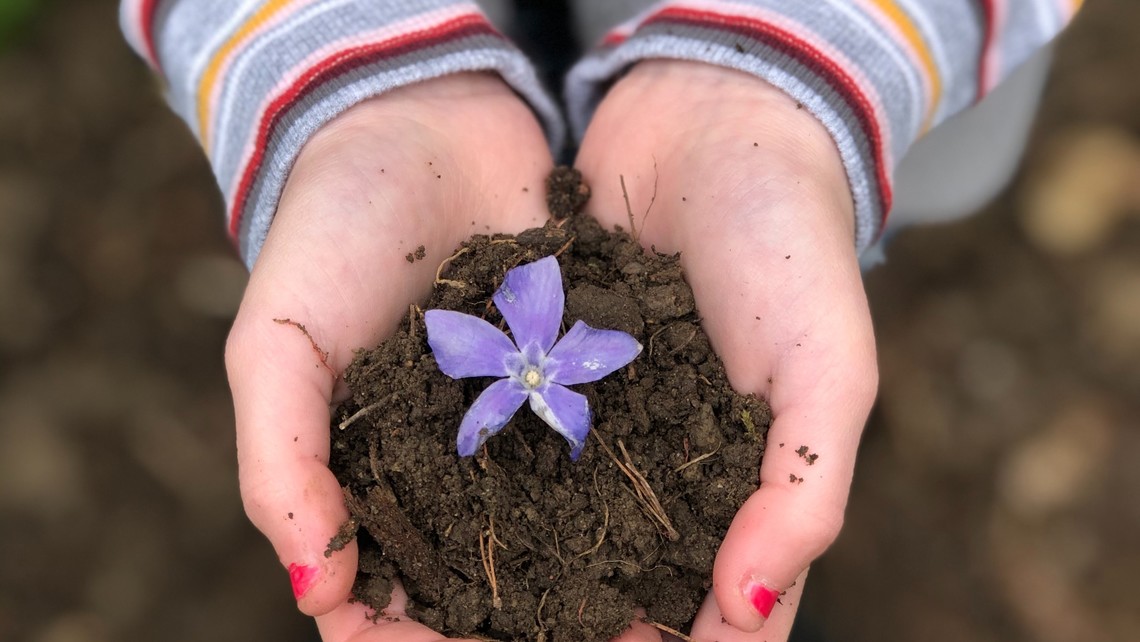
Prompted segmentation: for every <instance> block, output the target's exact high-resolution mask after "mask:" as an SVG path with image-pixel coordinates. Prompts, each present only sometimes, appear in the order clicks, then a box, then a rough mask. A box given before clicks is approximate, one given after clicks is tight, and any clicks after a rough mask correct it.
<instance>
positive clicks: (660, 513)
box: [598, 439, 681, 542]
mask: <svg viewBox="0 0 1140 642" xmlns="http://www.w3.org/2000/svg"><path fill="white" fill-rule="evenodd" d="M598 443H599V444H601V445H602V449H603V450H605V451H606V454H607V455H609V456H610V459H612V460H613V462H614V464H616V465H617V467H618V469H620V470H621V472H623V473H625V476H626V477H628V478H629V481H630V482H631V483H632V484H633V491H634V493H635V494H636V496H637V500H638V501H639V502H641V505H642V507H643V508H645V511H646V512H647V513H649V516H650V517H651V518H653V520H654V521H655V522H657V525H658V526H660V527H661V530H662V531H663V532H664V534H665V537H667V538H669V541H671V542H675V541H677V540H679V539H681V534H680V533H678V532H677V529H675V528H673V523H672V522H671V521H669V515H668V514H666V512H665V508H664V507H663V506H661V501H660V500H659V499H657V493H655V492H653V487H652V486H650V485H649V482H648V481H646V479H645V477H644V476H643V475H642V474H641V473H640V472H638V470H637V468H636V467H635V466H634V465H633V460H632V459H630V456H629V452H628V451H626V449H625V444H624V443H622V440H620V439H619V440H618V441H617V445H618V449H619V450H621V455H622V457H623V458H624V459H625V463H624V464H623V463H622V462H621V461H618V458H617V456H616V455H614V451H613V450H610V447H609V446H608V445H607V444H606V442H605V441H604V440H602V439H598Z"/></svg>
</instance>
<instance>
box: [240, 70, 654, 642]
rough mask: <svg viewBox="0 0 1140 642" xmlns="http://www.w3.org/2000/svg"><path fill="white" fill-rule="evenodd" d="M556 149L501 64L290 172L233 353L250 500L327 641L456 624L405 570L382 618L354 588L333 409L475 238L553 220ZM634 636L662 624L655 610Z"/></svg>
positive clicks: (649, 634)
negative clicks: (439, 273) (415, 615)
mask: <svg viewBox="0 0 1140 642" xmlns="http://www.w3.org/2000/svg"><path fill="white" fill-rule="evenodd" d="M551 166H552V160H551V157H550V152H549V150H548V147H547V143H546V140H545V139H544V138H543V134H542V131H541V129H540V127H539V125H538V123H537V121H536V120H535V117H534V116H533V114H532V113H531V112H530V110H529V108H528V107H527V106H526V105H525V104H524V103H523V102H522V101H521V100H520V99H519V98H518V97H517V96H516V95H515V94H514V93H513V92H512V91H511V90H510V89H509V88H508V87H507V86H506V85H505V84H504V83H503V82H502V81H501V80H500V79H499V78H497V77H495V76H491V75H484V74H461V75H455V76H448V77H445V78H440V79H436V80H431V81H427V82H424V83H421V84H417V85H413V86H409V87H405V88H402V89H398V90H395V91H392V92H390V93H387V94H385V95H383V96H381V97H379V98H376V99H373V100H370V101H367V102H365V103H362V104H360V105H358V106H356V107H354V108H353V109H351V110H349V111H348V112H346V113H345V114H343V115H341V116H339V117H338V118H336V119H335V120H334V121H332V122H331V123H329V124H328V125H326V126H325V127H324V128H322V129H321V130H320V131H319V132H318V133H317V135H316V136H314V137H313V138H312V139H311V140H310V141H309V142H308V143H307V144H306V145H305V147H304V149H303V150H302V152H301V155H300V157H299V158H298V159H297V162H296V164H295V165H294V167H293V170H292V172H291V173H290V176H289V180H288V182H287V184H286V186H285V190H284V193H283V195H282V198H281V201H280V204H279V207H278V210H277V215H276V217H275V219H274V222H273V226H272V228H271V230H270V232H269V237H268V238H267V240H266V242H265V244H264V246H263V248H262V251H261V254H260V256H259V258H258V260H257V263H256V265H255V266H254V268H253V272H252V274H251V277H250V282H249V285H248V287H247V289H246V293H245V297H244V299H243V300H242V304H241V308H240V310H239V312H238V315H237V318H236V320H235V321H234V326H233V330H232V331H231V333H230V338H229V342H228V344H227V346H226V366H227V369H228V372H229V379H230V387H231V391H232V393H233V398H234V408H235V415H236V421H237V447H238V464H239V473H240V481H241V494H242V500H243V502H244V505H245V509H246V512H247V514H248V515H249V517H250V519H251V521H252V522H253V523H254V525H255V526H257V528H258V529H259V530H261V532H262V533H264V534H265V535H266V536H267V537H268V539H269V540H270V542H271V543H272V544H273V547H274V549H275V550H276V552H277V555H278V557H279V559H280V561H281V564H282V566H284V567H285V568H286V569H287V570H288V572H289V578H290V580H291V581H292V585H293V592H294V596H295V597H296V599H297V604H298V607H299V608H300V609H301V611H303V612H304V613H306V614H309V615H313V616H316V619H317V624H318V627H319V628H320V631H321V635H322V638H323V639H324V640H326V642H346V641H352V642H365V641H370V642H428V641H432V642H434V641H436V640H443V639H444V637H443V636H442V635H440V634H439V633H437V632H434V631H432V630H430V629H428V628H427V627H425V626H423V625H420V624H418V623H416V622H413V621H411V620H410V619H409V618H407V617H406V614H405V612H404V607H405V605H406V601H407V597H406V595H405V594H404V593H403V591H402V590H401V589H400V588H399V587H397V589H396V591H395V592H394V594H393V601H392V604H391V605H390V606H389V607H388V608H387V609H386V610H385V612H384V614H383V615H384V617H382V618H379V619H375V621H373V618H369V617H368V616H369V615H370V614H369V613H368V612H367V610H366V608H365V607H364V606H363V605H360V604H354V603H349V602H348V600H349V597H350V590H351V587H352V583H353V580H354V578H355V575H356V565H357V549H356V544H355V542H353V543H350V544H349V545H348V546H346V547H345V548H344V549H343V550H341V551H339V552H335V553H332V554H331V555H330V556H326V555H325V551H326V549H327V547H328V544H329V541H330V539H331V538H332V537H333V535H334V534H335V533H336V531H337V528H338V527H339V526H340V525H341V524H342V523H344V521H345V520H346V519H347V518H348V514H347V512H346V509H345V507H344V499H343V496H342V494H341V489H340V486H339V484H338V483H337V481H336V479H335V477H334V476H333V474H332V473H331V472H330V471H329V469H328V458H329V421H330V411H329V408H330V404H332V403H334V402H335V401H337V400H338V399H339V398H340V397H341V396H343V395H344V391H343V390H341V389H339V388H338V385H337V384H338V381H339V378H338V376H337V375H338V373H341V372H343V370H344V368H345V367H346V366H347V365H348V364H349V362H350V361H351V359H352V357H353V352H354V351H355V350H358V349H360V348H364V347H369V346H373V345H375V344H377V343H378V342H379V341H380V340H381V339H382V338H384V337H385V336H387V335H388V334H390V333H391V332H393V331H394V330H395V328H396V326H397V324H398V323H399V321H400V318H401V317H402V316H403V315H405V314H407V313H408V306H409V304H411V303H413V302H420V301H422V300H423V299H424V298H425V297H426V295H427V294H428V293H429V292H430V288H431V284H432V281H433V279H434V277H435V271H436V267H437V266H438V265H439V264H440V262H441V261H442V260H443V259H445V258H446V257H447V256H449V255H450V254H451V253H452V252H453V250H454V248H455V247H456V246H457V245H458V244H459V243H460V242H461V241H463V240H464V239H466V238H467V237H468V236H470V235H471V234H474V233H491V232H518V231H521V230H523V229H526V228H529V227H534V226H536V225H541V224H542V222H543V221H544V220H545V218H546V205H545V202H544V193H545V190H544V180H545V178H546V175H547V174H548V173H549V171H550V169H551ZM420 246H423V248H424V255H423V256H422V257H420V258H418V257H417V250H418V249H419V247H420ZM409 257H411V258H410V259H409ZM621 639H622V640H623V642H632V641H634V640H653V639H656V640H659V639H660V637H659V636H657V635H656V631H655V630H653V629H650V628H649V627H648V626H646V625H644V624H638V625H635V627H634V628H633V629H632V630H631V631H629V632H627V633H626V634H625V635H623V636H622V638H621Z"/></svg>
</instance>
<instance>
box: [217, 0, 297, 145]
mask: <svg viewBox="0 0 1140 642" xmlns="http://www.w3.org/2000/svg"><path fill="white" fill-rule="evenodd" d="M290 2H291V0H269V1H268V2H266V3H265V4H264V5H262V7H261V8H260V9H258V10H257V11H256V12H254V14H253V15H252V16H250V17H249V19H248V20H246V21H245V22H244V23H242V25H241V26H240V27H239V28H238V30H237V31H235V32H234V35H232V36H230V38H229V39H228V40H226V42H225V43H223V44H222V46H221V47H219V48H218V50H217V52H215V53H214V55H213V56H211V57H210V63H209V64H208V65H207V66H206V71H205V72H203V73H202V78H201V80H199V81H198V131H199V138H200V140H201V143H202V147H204V148H205V149H206V152H207V153H209V151H210V124H209V123H210V120H209V116H210V114H209V111H210V94H211V93H213V90H214V85H215V84H216V83H217V80H218V71H219V70H220V69H221V68H222V65H223V64H225V62H226V60H227V59H228V58H229V56H230V54H232V53H233V52H234V50H235V49H237V48H238V47H239V46H240V45H241V44H242V43H243V42H245V41H246V40H247V39H248V38H249V36H250V34H252V33H253V32H254V31H255V30H257V28H258V27H260V26H261V25H263V24H265V22H266V21H267V20H269V19H270V18H272V17H273V16H274V14H276V13H277V12H278V11H280V10H281V9H282V8H284V7H285V6H286V5H288V4H289V3H290Z"/></svg>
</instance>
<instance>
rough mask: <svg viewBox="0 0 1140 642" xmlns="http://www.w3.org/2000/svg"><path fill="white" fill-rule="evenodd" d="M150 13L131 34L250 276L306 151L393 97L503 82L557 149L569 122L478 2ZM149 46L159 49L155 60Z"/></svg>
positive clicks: (339, 0) (145, 2)
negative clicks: (353, 114)
mask: <svg viewBox="0 0 1140 642" xmlns="http://www.w3.org/2000/svg"><path fill="white" fill-rule="evenodd" d="M153 4H154V3H153V1H152V0H128V1H127V2H125V3H124V5H123V23H124V31H126V32H127V33H128V34H129V39H130V40H131V41H132V43H138V44H139V45H142V46H141V47H139V48H140V49H141V51H140V53H142V54H143V55H144V56H146V57H148V58H152V57H153V60H154V62H155V63H156V64H157V65H158V66H159V67H160V68H161V69H162V71H163V72H164V75H165V77H166V78H167V79H168V82H169V87H168V90H169V91H168V98H169V100H170V102H171V104H172V105H173V106H174V108H175V110H176V111H177V112H178V113H179V114H180V115H181V116H182V117H183V119H184V120H186V121H187V123H188V124H189V125H190V128H191V130H192V131H193V132H194V133H195V134H196V135H197V136H198V138H199V140H200V142H201V143H202V145H203V147H204V148H205V150H206V152H207V154H208V156H209V157H210V163H211V165H212V167H213V170H214V173H215V175H216V176H217V179H218V182H219V185H220V187H221V189H222V193H223V195H224V196H225V200H226V205H227V228H228V230H229V233H230V234H231V236H232V237H233V238H234V240H235V243H236V244H237V247H238V250H239V252H240V253H241V256H242V257H243V259H244V260H245V262H246V264H247V265H248V266H250V267H252V266H253V264H254V262H255V261H256V260H257V256H258V253H259V252H260V250H261V246H262V244H263V243H264V241H265V238H266V235H267V234H268V231H269V226H270V224H271V222H272V220H273V216H274V214H275V212H276V208H277V203H278V200H279V198H280V196H281V192H282V190H283V188H284V185H285V181H286V179H287V178H288V175H289V171H290V169H291V168H292V166H293V163H294V162H295V161H296V158H297V156H298V155H299V154H300V151H301V148H302V147H303V146H304V144H305V143H306V142H307V141H308V140H309V138H310V137H312V136H313V134H314V133H316V131H317V130H318V129H320V128H321V127H322V126H323V125H325V124H326V123H328V122H329V121H330V120H332V119H333V118H335V117H336V116H338V115H340V114H341V113H343V112H344V111H346V110H347V109H349V108H350V107H352V106H353V105H356V104H358V103H360V102H362V101H364V100H367V99H369V98H373V97H375V96H378V95H380V94H383V93H384V92H387V91H390V90H392V89H396V88H398V87H403V86H406V85H410V84H413V83H418V82H422V81H425V80H429V79H432V78H438V77H441V76H445V75H448V74H454V73H460V72H466V71H494V72H497V73H498V74H499V75H500V76H501V77H502V78H503V79H504V80H505V81H506V82H507V84H509V85H510V86H511V87H512V89H514V90H515V91H516V92H517V93H518V94H519V95H520V96H521V97H522V98H523V99H524V100H526V101H527V102H528V103H529V104H530V106H531V108H532V109H533V110H534V112H535V114H536V115H537V116H538V118H539V120H540V121H541V122H542V123H543V127H544V129H545V131H546V135H547V138H548V140H549V141H550V144H551V146H552V148H560V147H561V145H562V142H563V138H564V135H565V134H564V124H563V122H562V118H561V115H560V113H559V111H558V108H557V106H556V105H555V103H554V102H553V101H552V100H551V98H550V97H549V96H548V95H547V94H546V93H545V91H544V90H543V88H542V86H541V83H540V81H539V79H538V76H537V75H536V73H535V71H534V69H533V67H532V66H531V64H530V62H529V61H528V60H527V59H526V57H525V56H524V55H523V54H522V53H521V52H520V51H519V50H518V49H516V48H515V46H514V45H513V44H511V43H510V42H509V41H508V40H507V39H506V38H505V37H504V36H503V35H502V34H500V33H499V32H498V31H496V30H495V28H494V27H492V26H491V24H490V22H489V21H488V20H487V19H486V17H485V16H484V15H483V14H482V13H481V12H480V11H479V9H478V8H477V7H476V6H475V5H474V4H473V3H471V2H450V1H445V0H419V1H407V2H397V3H377V2H355V1H348V0H330V1H328V2H313V1H311V0H310V1H308V2H306V1H303V0H300V1H296V2H236V1H235V2H226V3H224V4H223V5H221V6H222V7H224V8H223V9H218V10H216V11H213V12H211V11H210V10H209V9H208V7H207V6H206V5H208V4H209V3H205V2H196V3H187V2H181V3H159V6H158V9H157V11H155V10H153V9H149V8H148V6H149V7H153ZM167 4H169V7H167V6H166V5H167ZM130 5H139V6H137V7H131V6H130ZM148 11H149V12H150V14H151V15H152V18H151V19H152V20H153V22H152V24H151V25H145V24H144V28H139V29H137V30H134V32H133V31H132V29H131V26H130V21H131V20H132V19H134V20H136V21H137V20H139V19H141V18H145V17H146V16H147V12H148ZM147 26H149V27H150V28H151V29H152V30H153V34H154V37H153V38H152V37H151V35H150V33H151V32H148V31H147V29H146V28H145V27H147ZM147 42H155V43H157V47H156V48H153V47H152V48H151V50H152V51H150V52H148V51H147V47H146V46H145V44H146V43H147Z"/></svg>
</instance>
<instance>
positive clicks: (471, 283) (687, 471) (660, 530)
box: [332, 184, 769, 642]
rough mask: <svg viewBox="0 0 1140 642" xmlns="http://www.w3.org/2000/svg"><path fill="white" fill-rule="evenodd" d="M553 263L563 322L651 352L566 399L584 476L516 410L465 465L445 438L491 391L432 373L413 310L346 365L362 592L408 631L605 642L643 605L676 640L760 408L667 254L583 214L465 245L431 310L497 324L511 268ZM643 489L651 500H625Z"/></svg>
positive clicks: (701, 581)
mask: <svg viewBox="0 0 1140 642" xmlns="http://www.w3.org/2000/svg"><path fill="white" fill-rule="evenodd" d="M569 186H570V187H569V188H570V189H571V190H573V191H574V193H580V192H578V188H577V186H575V185H573V184H569ZM551 254H558V256H559V262H560V264H561V267H562V272H563V278H564V283H565V284H566V287H567V289H568V293H567V301H566V311H565V316H564V319H563V322H564V327H569V326H570V325H571V324H573V323H574V322H575V321H577V320H579V319H581V320H584V321H585V322H587V323H589V324H590V325H592V326H594V327H599V328H612V329H618V330H623V331H625V332H629V333H630V334H632V335H633V336H635V337H636V338H637V339H638V340H639V341H640V342H641V343H642V345H643V346H645V349H644V351H643V352H642V354H641V356H639V357H638V358H637V359H636V360H635V361H634V362H633V363H632V364H630V365H629V366H627V367H626V368H625V369H623V370H620V371H618V372H616V373H614V374H613V375H611V376H609V377H608V378H606V379H603V380H602V381H600V382H597V383H595V384H588V385H582V386H576V387H575V388H576V389H577V390H578V391H579V392H581V393H583V394H585V395H586V396H587V397H588V398H589V400H590V407H591V409H592V410H593V413H594V430H593V432H592V433H591V435H590V437H589V439H588V441H587V445H586V448H585V451H584V452H583V454H582V457H581V459H580V460H579V461H578V462H577V463H575V462H572V461H570V458H569V456H568V453H569V450H568V447H567V445H566V442H565V441H564V440H563V439H562V437H560V436H559V435H558V434H556V433H555V432H554V431H552V430H550V429H549V428H548V427H547V426H546V425H545V424H544V423H542V421H541V420H539V419H538V418H537V417H535V416H534V414H533V413H532V412H531V411H530V410H529V408H526V407H524V408H523V409H521V410H520V411H519V412H518V414H516V416H515V417H514V419H512V420H511V422H510V423H509V424H508V425H507V427H506V428H504V429H503V431H502V432H501V433H500V434H498V435H497V436H496V437H494V438H492V439H491V440H490V441H488V442H487V446H486V448H485V450H483V451H482V452H481V453H480V454H478V455H476V456H475V457H473V458H467V459H461V458H459V457H458V455H457V454H456V447H455V437H456V429H457V428H458V426H459V423H460V420H461V419H462V417H463V414H464V412H465V411H466V409H467V408H468V407H469V406H470V404H471V402H472V401H473V400H474V399H475V397H476V396H477V395H478V394H479V393H480V392H481V391H482V390H483V389H484V388H486V386H487V385H488V384H489V383H490V381H491V380H490V379H467V380H461V381H456V380H452V379H450V378H448V377H447V376H445V375H443V374H442V373H440V372H439V370H438V368H437V367H436V365H435V360H434V359H433V358H432V356H431V353H430V351H429V348H428V345H427V342H426V339H425V336H426V333H425V329H424V325H423V321H422V316H420V315H418V314H417V315H414V318H410V319H408V320H406V321H405V322H404V324H403V327H402V328H401V329H400V330H399V331H398V332H397V334H396V335H395V336H394V337H393V338H392V339H390V340H388V341H387V342H385V343H384V344H382V345H381V346H380V347H378V348H376V349H375V350H372V351H369V352H363V353H361V354H360V355H358V357H357V359H356V360H355V362H354V363H353V365H352V366H351V367H350V368H349V369H348V371H347V372H346V373H345V380H346V381H347V383H348V384H349V386H350V387H351V389H352V390H353V398H352V401H351V402H350V403H348V404H347V405H345V406H344V407H343V408H341V409H340V410H339V412H338V413H337V415H336V417H335V419H334V428H333V433H334V434H333V456H332V468H333V470H334V471H335V472H336V473H337V475H338V477H339V478H340V479H341V481H342V483H343V484H344V485H345V487H346V495H347V496H348V497H349V500H348V503H349V508H350V511H351V512H352V514H353V515H354V519H355V520H356V522H357V523H358V524H359V525H360V527H361V530H360V535H359V537H360V550H361V558H360V573H359V576H358V578H357V584H356V587H355V595H356V597H357V599H359V600H361V601H363V602H366V603H368V604H369V605H371V606H373V607H374V608H377V609H380V608H382V607H383V606H385V605H386V604H387V602H388V598H389V591H390V588H391V584H390V579H391V578H394V577H400V578H401V579H402V580H403V582H404V584H405V586H406V587H407V589H408V590H409V592H410V594H411V596H412V599H413V609H412V610H413V614H414V616H415V617H416V618H417V619H419V620H420V621H422V622H424V623H426V624H428V625H429V626H431V627H434V628H436V629H438V630H441V631H444V632H447V633H450V634H454V635H463V636H471V635H477V636H481V637H490V638H494V639H497V640H520V641H521V640H528V641H532V640H551V641H553V642H560V641H567V642H569V641H574V642H588V641H591V640H597V641H601V640H606V639H608V638H610V637H612V636H614V635H616V634H618V633H620V632H621V631H622V630H623V629H624V628H625V627H626V626H627V625H628V624H629V622H630V621H631V619H632V618H633V617H634V607H635V606H643V607H645V608H646V609H647V611H648V617H649V619H650V620H652V621H654V622H658V623H661V624H665V625H668V626H670V627H673V628H676V629H682V628H685V627H686V626H687V624H688V622H689V621H690V620H691V619H692V617H693V615H694V614H695V613H696V611H697V607H698V606H699V605H700V603H701V600H702V599H703V597H704V594H705V592H706V591H707V590H708V588H709V585H710V578H711V571H712V563H713V559H714V556H715V554H716V551H717V548H718V546H719V543H720V541H721V539H722V537H723V535H724V533H725V530H726V529H727V528H728V525H729V522H730V521H731V519H732V516H733V514H734V513H735V512H736V509H737V508H738V507H739V506H740V504H741V503H742V502H743V501H744V500H745V499H746V498H747V497H748V495H749V494H750V493H751V492H752V491H753V490H755V488H756V485H757V471H758V470H759V468H758V466H759V461H760V457H761V455H762V453H763V450H764V435H765V433H766V431H767V426H768V423H769V413H768V408H767V406H766V405H765V404H764V402H763V401H761V400H759V399H756V398H754V397H743V396H740V395H738V394H736V393H734V392H733V391H732V390H731V389H730V388H729V385H728V382H727V379H726V378H725V374H724V370H723V367H722V365H721V363H720V360H719V359H718V358H717V357H716V355H715V354H714V353H713V351H712V350H711V348H710V346H709V342H708V339H707V337H706V336H705V334H704V332H703V331H702V330H701V327H700V323H699V318H698V316H697V311H696V308H695V305H694V301H693V295H692V292H691V290H690V289H689V287H688V285H687V284H686V283H685V281H684V280H683V278H682V274H681V268H680V265H679V262H678V260H677V257H675V256H662V255H651V254H646V253H645V252H643V250H642V249H641V248H640V247H639V246H638V245H637V244H635V243H634V242H633V241H632V240H631V239H630V238H629V237H628V236H627V235H626V234H624V233H620V232H619V233H608V232H606V231H604V230H602V229H601V228H600V227H599V226H598V225H597V223H596V222H594V221H593V220H592V219H587V218H584V217H577V216H576V217H572V218H570V219H569V220H567V221H563V224H562V225H561V227H559V226H557V225H556V224H551V225H549V226H547V227H545V228H538V229H533V230H528V231H526V232H524V233H522V234H520V235H519V236H518V237H507V236H498V237H495V238H489V237H486V236H476V237H474V238H473V239H472V240H471V241H469V242H468V243H467V244H466V245H464V247H463V249H462V250H461V251H460V252H459V254H457V255H456V256H455V257H454V258H453V259H452V260H451V261H450V262H449V263H448V265H447V267H446V269H445V270H444V273H443V277H444V280H442V281H441V283H440V284H438V285H437V286H436V289H435V292H434V294H433V295H432V297H431V300H430V302H429V303H428V308H446V309H453V310H460V311H463V312H467V313H469V314H474V315H478V316H482V317H484V318H486V319H487V320H489V321H491V322H492V323H499V322H500V321H501V317H500V316H499V314H498V312H497V311H496V309H495V308H494V306H493V305H492V304H491V296H492V294H493V293H494V291H495V290H496V288H497V287H498V285H499V283H500V282H501V280H502V278H503V275H504V273H505V272H506V271H507V270H508V269H510V268H512V267H514V266H516V265H518V264H520V263H525V262H530V261H533V260H536V259H538V258H541V257H543V256H547V255H551ZM361 409H364V414H362V415H360V416H357V417H356V418H355V420H352V421H351V423H350V424H349V425H348V426H347V427H346V428H344V429H343V430H341V429H340V428H339V426H340V424H342V422H346V421H349V420H351V419H352V417H353V415H354V414H355V413H357V412H359V411H361ZM619 462H621V463H620V464H619ZM638 477H641V478H642V479H643V480H644V481H643V482H639V483H645V484H647V488H648V490H646V486H643V487H642V489H641V491H635V490H634V480H635V479H636V478H638ZM638 492H641V493H642V495H643V497H644V498H639V496H638V494H637V493H638ZM654 498H655V499H656V500H657V501H659V502H660V507H661V508H662V510H663V513H661V514H657V512H656V511H655V509H654V507H653V502H654ZM337 544H339V545H343V543H342V542H337Z"/></svg>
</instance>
